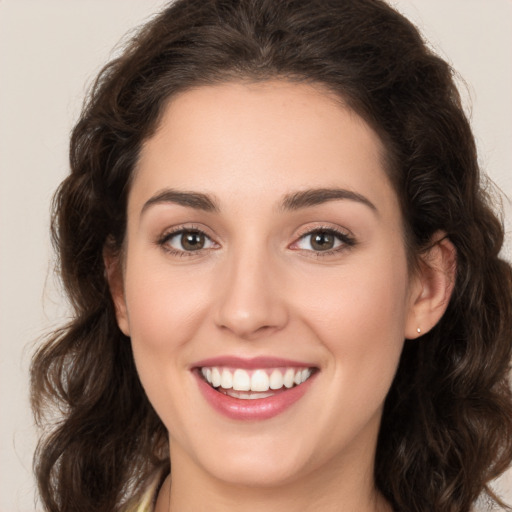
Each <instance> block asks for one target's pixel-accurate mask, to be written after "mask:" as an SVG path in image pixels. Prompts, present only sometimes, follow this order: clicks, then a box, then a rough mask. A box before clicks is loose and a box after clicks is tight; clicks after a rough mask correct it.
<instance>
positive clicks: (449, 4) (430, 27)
mask: <svg viewBox="0 0 512 512" xmlns="http://www.w3.org/2000/svg"><path fill="white" fill-rule="evenodd" d="M163 3H164V2H163V1H162V0H73V1H71V0H0V343H1V347H0V512H14V511H20V512H28V511H33V510H36V508H37V507H36V505H35V498H34V495H35V486H34V482H33V479H32V476H31V457H32V452H33V450H34V446H35V433H34V429H33V422H32V419H31V415H30V410H29V402H28V365H29V361H30V355H31V353H32V351H33V346H34V343H35V340H36V339H37V338H38V337H40V336H41V335H42V334H43V333H45V332H47V331H48V330H49V328H50V327H51V326H55V325H58V324H61V323H63V321H64V320H65V317H66V307H65V300H64V298H63V297H62V296H61V294H60V292H59V288H58V286H57V285H56V278H55V276H54V274H53V271H52V261H53V256H52V253H51V249H50V246H49V234H48V229H49V205H50V199H51V196H52V193H53V191H54V190H55V188H56V187H57V185H58V183H59V182H60V180H61V179H62V178H63V177H64V176H65V175H66V173H67V169H68V166H67V145H68V138H69V132H70V129H71V127H72V126H73V123H74V121H75V120H76V118H77V115H78V113H79V110H80V105H81V102H82V99H83V96H84V92H85V90H86V85H87V84H90V82H91V80H92V78H93V77H94V76H95V74H96V73H97V72H98V71H99V69H100V67H101V66H102V64H104V63H105V62H106V61H107V59H108V58H109V56H111V55H112V49H113V48H114V46H115V44H116V43H117V42H118V41H119V39H120V38H121V37H122V36H123V34H125V32H127V31H128V30H129V29H131V28H133V27H135V26H136V25H138V24H139V23H141V22H142V21H143V20H144V19H147V17H148V16H149V15H150V14H151V13H153V12H155V11H156V10H157V9H158V7H159V6H161V5H163ZM392 3H394V4H395V5H396V6H398V8H399V9H400V10H401V11H402V12H404V14H406V15H407V16H408V17H409V18H410V19H412V20H413V21H414V22H416V23H417V24H418V25H419V26H420V27H421V28H422V29H423V31H424V34H425V35H426V36H427V38H428V39H429V40H430V42H431V44H432V46H433V47H434V48H436V49H437V51H438V52H439V53H440V54H441V55H442V56H444V57H445V58H447V59H448V60H449V61H450V62H451V63H452V64H453V66H454V67H455V69H457V70H458V71H459V72H460V74H461V76H462V77H463V79H464V80H465V82H466V83H467V89H466V87H464V90H463V94H464V97H465V104H466V106H467V111H468V112H470V116H471V118H472V120H473V126H474V131H475V133H476V138H477V142H478V146H479V150H480V160H481V163H482V167H483V168H484V169H485V170H486V171H487V173H488V174H489V175H490V176H491V177H492V179H493V180H494V181H495V182H496V183H497V184H498V185H499V186H500V187H501V189H502V190H503V191H504V192H505V193H507V194H508V195H509V196H510V197H512V171H511V169H512V153H511V151H510V145H511V143H512V94H511V91H512V59H511V54H512V2H511V1H510V0H400V1H398V0H395V1H394V2H392ZM505 209H506V226H507V231H508V233H509V234H508V242H507V243H508V248H507V249H506V250H505V251H504V255H505V256H506V257H507V258H508V259H509V260H512V258H511V250H510V247H511V244H512V241H511V240H510V239H511V238H512V236H511V234H510V231H511V227H512V212H511V208H510V203H507V202H506V203H505ZM499 486H500V488H501V489H502V491H503V492H504V494H505V495H506V496H507V497H508V499H509V500H510V501H512V472H509V473H508V474H507V475H506V476H505V477H504V478H503V479H502V480H501V483H500V484H499Z"/></svg>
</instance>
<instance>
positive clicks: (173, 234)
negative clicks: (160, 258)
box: [156, 226, 215, 257]
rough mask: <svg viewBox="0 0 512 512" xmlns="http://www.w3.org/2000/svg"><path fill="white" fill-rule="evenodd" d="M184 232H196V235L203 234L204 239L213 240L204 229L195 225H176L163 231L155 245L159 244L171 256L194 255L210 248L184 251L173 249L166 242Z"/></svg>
mask: <svg viewBox="0 0 512 512" xmlns="http://www.w3.org/2000/svg"><path fill="white" fill-rule="evenodd" d="M185 233H194V234H195V233H197V234H198V235H203V236H204V237H205V239H207V240H209V241H210V242H212V243H214V244H215V242H214V241H213V240H212V239H211V237H209V236H208V235H207V234H206V233H205V232H204V230H202V229H200V228H198V227H195V226H186V227H185V226H178V227H176V228H175V229H173V230H171V231H167V232H165V233H164V234H163V235H162V236H161V237H160V238H158V240H157V242H156V243H157V245H159V246H160V247H161V248H162V249H163V250H164V251H165V252H167V253H168V254H170V255H171V256H178V257H187V256H188V257H190V256H196V255H198V254H201V253H203V252H204V251H208V250H210V249H211V248H206V249H198V250H196V251H186V250H179V249H175V248H174V247H171V246H170V245H168V243H169V242H170V241H171V240H172V239H173V238H174V237H176V236H179V235H183V234H185Z"/></svg>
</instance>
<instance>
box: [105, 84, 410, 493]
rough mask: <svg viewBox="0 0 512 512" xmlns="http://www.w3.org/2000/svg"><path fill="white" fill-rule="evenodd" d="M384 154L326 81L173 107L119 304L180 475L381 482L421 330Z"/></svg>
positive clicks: (148, 178)
mask: <svg viewBox="0 0 512 512" xmlns="http://www.w3.org/2000/svg"><path fill="white" fill-rule="evenodd" d="M383 152H384V149H383V147H382V145H381V142H380V140H379V138H378V137H377V135H376V134H375V132H374V131H372V130H371V129H370V128H369V126H368V125H367V124H366V123H365V122H364V121H363V120H362V119H361V118H360V117H358V116H357V115H356V114H354V113H353V112H352V111H350V110H349V109H348V108H346V107H344V106H343V105H342V104H341V103H340V102H339V101H337V100H336V99H334V98H333V97H332V96H330V95H329V94H328V93H327V92H325V91H324V90H322V89H321V88H320V87H317V88H314V87H312V86H309V85H304V84H291V83H287V82H279V81H275V82H266V83H260V84H241V83H228V84H224V85H218V86H205V87H199V88H196V89H193V90H189V91H187V92H185V93H182V94H180V95H179V96H177V97H174V98H173V99H172V101H170V102H169V104H168V105H167V107H166V110H165V111H164V114H163V117H162V119H161V122H160V125H159V128H158V130H157V132H156V133H155V135H154V136H152V137H151V138H150V139H149V140H148V141H147V142H146V143H145V144H144V146H143V149H142V152H141V156H140V161H139V163H138V166H137V169H136V173H135V176H134V181H133V186H132V188H131V192H130V196H129V202H128V228H127V237H126V241H125V252H124V259H123V291H122V293H117V294H116V293H115V292H114V296H115V300H116V306H117V311H118V321H119V324H120V327H121V328H122V330H123V331H124V332H125V333H126V334H128V335H129V336H130V337H131V341H132V344H133V351H134V356H135V361H136V365H137V370H138V372H139V375H140V379H141V381H142V384H143V386H144V388H145V390H146V392H147V395H148V397H149V399H150V401H151V403H152V404H153V406H154V408H155V410H156V411H157V413H158V415H159V416H160V418H161V419H162V421H163V422H164V424H165V425H166V427H167V428H168V430H169V436H170V447H171V459H172V464H173V471H180V468H183V471H184V472H186V471H188V472H189V473H190V472H191V471H192V472H194V471H195V472H197V473H196V474H199V473H201V474H203V475H208V476H209V477H213V478H216V479H219V480H222V481H223V482H231V483H237V484H251V485H274V486H275V485H278V484H280V483H287V482H292V481H296V480H297V479H301V478H307V479H310V478H311V477H312V476H313V475H315V474H316V475H318V476H322V475H323V476H325V475H326V474H328V473H327V471H328V472H329V474H332V471H333V470H334V471H336V470H340V471H341V470H343V468H351V471H352V473H354V474H356V475H357V474H360V475H361V474H366V475H368V474H369V475H371V464H372V461H373V457H374V450H375V444H376V438H377V433H378V429H379V422H380V418H381V414H382V407H383V402H384V399H385V397H386V393H387V392H388V389H389V387H390V385H391V382H392V379H393V376H394V374H395V371H396V368H397V364H398V360H399V356H400V353H401V350H402V345H403V341H404V338H405V337H412V336H413V335H414V334H413V333H415V332H416V327H417V325H416V323H415V318H414V297H415V289H416V284H415V281H411V280H410V277H409V273H408V268H407V261H406V253H405V249H404V242H403V231H402V220H401V214H400V210H399V205H398V201H397V197H396V195H395V193H394V191H393V189H392V187H391V185H390V183H389V181H388V178H387V176H386V173H385V170H384V167H383V160H384V158H383V156H384V155H383ZM207 379H208V380H210V381H211V382H210V383H208V382H207ZM303 380H304V382H302V381H303ZM297 383H299V384H298V385H297ZM274 388H275V389H274ZM368 471H370V472H369V473H368ZM187 474H188V473H187Z"/></svg>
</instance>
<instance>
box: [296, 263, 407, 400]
mask: <svg viewBox="0 0 512 512" xmlns="http://www.w3.org/2000/svg"><path fill="white" fill-rule="evenodd" d="M399 262H401V259H400V258H398V259H397V260H396V261H392V260H391V259H389V260H388V261H384V262H381V263H380V264H375V263H372V264H368V265H365V264H364V263H365V262H364V261H361V265H359V264H358V265H357V266H355V265H354V266H348V265H347V267H346V268H340V269H339V272H336V273H331V274H330V275H329V276H326V277H325V279H322V278H318V276H317V278H318V279H317V280H316V283H315V286H314V287H313V286H304V288H303V289H302V290H301V291H300V292H299V291H297V293H296V296H297V297H302V298H303V300H302V301H301V299H298V300H299V301H301V302H303V303H304V304H306V305H307V306H306V309H305V310H304V311H303V318H304V319H306V320H305V321H306V322H307V323H308V325H309V328H310V329H311V330H312V331H314V332H315V335H316V337H317V338H318V339H319V340H321V342H322V344H323V345H324V346H325V347H326V348H327V349H328V351H329V354H330V357H331V360H332V361H331V362H332V365H331V366H330V367H331V368H333V372H334V379H335V380H336V381H337V382H340V381H342V384H341V385H342V388H343V389H346V390H349V392H350V393H351V394H352V396H353V398H354V402H355V403H356V404H357V402H358V400H363V399H364V400H369V399H371V396H372V395H375V399H376V400H377V401H379V400H381V399H383V398H384V396H385V394H386V393H387V390H388V388H389V386H390V385H391V382H392V379H393V377H394V374H395V372H396V368H397V365H398V360H399V358H400V354H401V351H402V347H403V343H404V332H405V323H406V317H407V268H406V265H405V264H401V263H399Z"/></svg>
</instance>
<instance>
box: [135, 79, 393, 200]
mask: <svg viewBox="0 0 512 512" xmlns="http://www.w3.org/2000/svg"><path fill="white" fill-rule="evenodd" d="M384 155H385V149H384V147H383V144H382V142H381V140H380V138H379V137H378V135H377V134H376V133H375V132H374V131H373V130H372V129H371V128H370V127H369V126H368V124H367V123H365V122H364V121H363V119H362V118H360V117H359V116H358V115H357V114H355V113H354V112H353V111H352V110H350V109H349V108H348V107H347V106H346V105H344V104H343V102H342V101H341V100H340V99H339V98H338V97H336V96H334V95H333V94H332V93H330V92H328V91H327V90H326V89H325V88H322V87H321V86H312V85H307V84H298V83H290V82H285V81H272V82H263V83H226V84H221V85H215V86H203V87H198V88H195V89H191V90H188V91H186V92H183V93H181V94H179V95H177V96H175V97H173V98H171V100H170V101H169V102H168V104H167V105H166V107H165V109H164V111H163V114H162V117H161V120H160V123H159V126H158V128H157V130H156V132H155V134H154V135H153V136H152V137H151V138H150V139H148V140H147V141H146V142H145V144H144V146H143V148H142V151H141V155H140V159H139V162H138V166H137V170H136V173H135V178H134V181H133V189H132V191H133V194H132V196H136V197H137V198H138V199H139V200H140V201H143V200H144V197H146V198H147V197H148V196H150V195H151V194H154V193H155V191H157V190H158V189H159V188H164V187H170V186H172V187H173V188H176V189H184V190H191V189H193V190H197V191H202V192H207V193H210V194H213V195H215V196H218V197H219V198H220V199H222V197H224V198H234V197H238V198H241V197H245V199H246V200H247V201H250V200H255V199H256V200H263V199H268V198H271V197H273V196H277V195H282V194H286V193H290V192H293V191H295V190H301V189H306V188H319V187H343V188H347V189H349V190H353V191H354V192H365V193H366V194H370V195H372V196H373V197H374V199H375V200H377V201H378V200H379V197H380V196H386V195H388V196H389V194H390V193H391V194H392V195H393V196H394V193H393V191H392V189H391V186H390V184H389V180H388V178H387V175H386V172H385V170H384V163H383V162H384V160H385V158H384Z"/></svg>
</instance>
